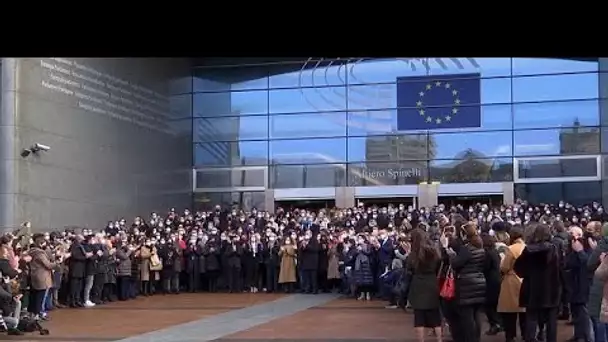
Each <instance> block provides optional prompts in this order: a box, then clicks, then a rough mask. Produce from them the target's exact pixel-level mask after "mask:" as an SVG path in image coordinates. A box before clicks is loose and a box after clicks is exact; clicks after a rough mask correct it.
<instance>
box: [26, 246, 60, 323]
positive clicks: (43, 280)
mask: <svg viewBox="0 0 608 342" xmlns="http://www.w3.org/2000/svg"><path fill="white" fill-rule="evenodd" d="M32 238H33V240H34V244H33V247H32V248H30V250H29V256H30V257H31V258H32V259H31V261H30V294H29V296H30V297H29V298H30V302H29V306H28V312H29V313H30V314H32V315H33V316H34V318H35V319H40V318H41V314H42V312H43V303H44V299H45V297H46V296H47V295H48V292H49V290H50V289H51V287H52V286H53V278H52V272H53V269H54V268H55V267H56V266H57V265H56V264H55V263H53V262H51V261H50V260H49V258H48V255H47V253H46V252H45V250H44V249H45V247H46V244H47V242H46V241H45V239H44V235H43V234H34V236H33V237H32Z"/></svg>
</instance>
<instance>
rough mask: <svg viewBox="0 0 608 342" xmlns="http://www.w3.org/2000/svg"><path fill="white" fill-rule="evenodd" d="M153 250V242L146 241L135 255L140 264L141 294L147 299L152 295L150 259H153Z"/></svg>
mask: <svg viewBox="0 0 608 342" xmlns="http://www.w3.org/2000/svg"><path fill="white" fill-rule="evenodd" d="M152 248H153V247H152V242H151V241H150V240H146V241H145V242H144V244H143V245H142V246H141V247H140V248H139V250H137V251H136V253H135V256H136V258H137V262H138V263H139V282H140V284H139V286H140V289H141V294H142V295H144V296H146V297H147V296H149V295H150V294H151V293H152V291H151V285H150V259H151V258H152Z"/></svg>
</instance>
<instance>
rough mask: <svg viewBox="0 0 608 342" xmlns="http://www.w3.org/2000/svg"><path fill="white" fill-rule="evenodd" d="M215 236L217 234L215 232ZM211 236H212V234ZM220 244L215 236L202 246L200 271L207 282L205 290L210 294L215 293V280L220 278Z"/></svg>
mask: <svg viewBox="0 0 608 342" xmlns="http://www.w3.org/2000/svg"><path fill="white" fill-rule="evenodd" d="M216 234H217V232H216ZM212 236H214V234H213V232H212ZM221 242H222V240H219V239H217V235H215V237H214V238H211V239H210V240H209V241H207V243H206V244H205V245H204V246H203V255H202V256H203V257H202V258H201V263H202V265H201V267H200V269H201V270H203V269H204V271H205V273H204V279H206V281H207V290H208V291H209V292H211V293H214V292H216V291H217V280H218V278H219V276H220V273H221V271H220V260H221Z"/></svg>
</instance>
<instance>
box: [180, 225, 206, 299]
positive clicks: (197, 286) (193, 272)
mask: <svg viewBox="0 0 608 342" xmlns="http://www.w3.org/2000/svg"><path fill="white" fill-rule="evenodd" d="M203 248H204V244H203V243H200V244H197V240H196V237H191V238H190V240H188V246H186V249H185V250H184V261H185V271H186V274H187V276H188V279H187V284H188V286H187V288H188V292H197V291H199V290H201V284H202V283H203V280H204V277H203V275H204V274H205V257H204V256H203ZM201 259H202V260H201Z"/></svg>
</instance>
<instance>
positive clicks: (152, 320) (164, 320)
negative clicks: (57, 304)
mask: <svg viewBox="0 0 608 342" xmlns="http://www.w3.org/2000/svg"><path fill="white" fill-rule="evenodd" d="M46 326H47V327H48V328H49V329H50V330H51V333H52V334H51V335H50V336H39V335H36V334H28V335H27V336H24V337H7V336H2V335H0V340H4V339H8V340H20V341H44V340H46V341H66V342H67V341H74V342H77V341H83V342H84V341H90V342H97V341H116V340H120V341H121V342H153V341H159V342H160V341H162V342H177V341H184V342H186V341H218V342H236V341H261V340H283V341H294V340H308V341H313V340H314V341H332V342H339V341H353V340H355V341H414V339H413V332H412V328H411V327H412V314H411V313H405V312H403V311H402V310H387V309H384V303H383V302H380V301H371V302H358V301H355V300H352V299H343V298H337V296H335V295H316V296H315V295H291V296H282V295H270V294H261V293H260V294H215V295H211V294H182V295H177V296H175V295H170V296H156V297H150V298H141V299H138V300H136V301H132V302H121V303H112V304H108V305H105V306H101V307H96V308H93V309H64V310H58V311H55V312H53V313H52V320H51V321H50V322H48V323H46ZM571 331H572V330H571V328H570V327H567V326H565V325H564V324H563V323H560V336H559V338H558V340H560V341H565V340H566V339H567V338H568V337H569V332H571ZM429 340H430V341H432V339H429ZM483 341H484V342H498V341H504V337H503V336H501V335H499V336H496V337H488V336H484V337H483Z"/></svg>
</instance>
